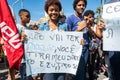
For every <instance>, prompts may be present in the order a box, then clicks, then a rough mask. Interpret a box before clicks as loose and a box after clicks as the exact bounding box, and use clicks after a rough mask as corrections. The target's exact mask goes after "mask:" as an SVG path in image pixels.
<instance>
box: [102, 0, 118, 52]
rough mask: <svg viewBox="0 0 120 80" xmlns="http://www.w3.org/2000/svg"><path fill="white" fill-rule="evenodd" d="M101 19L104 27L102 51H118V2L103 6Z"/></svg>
mask: <svg viewBox="0 0 120 80" xmlns="http://www.w3.org/2000/svg"><path fill="white" fill-rule="evenodd" d="M103 18H104V21H105V25H106V30H105V31H104V32H103V50H105V51H120V2H115V3H110V4H105V5H104V6H103Z"/></svg>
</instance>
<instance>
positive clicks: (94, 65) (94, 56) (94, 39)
mask: <svg viewBox="0 0 120 80" xmlns="http://www.w3.org/2000/svg"><path fill="white" fill-rule="evenodd" d="M94 15H95V13H94V11H92V10H86V11H85V13H84V15H83V17H84V19H87V20H89V23H88V24H87V27H88V37H89V56H88V63H87V67H86V69H87V72H88V80H94V79H97V76H98V72H99V66H100V65H99V63H100V56H99V52H98V48H99V46H100V45H101V44H100V43H101V40H100V39H101V38H102V29H103V28H101V27H100V25H98V24H96V23H95V21H94V19H95V18H94Z"/></svg>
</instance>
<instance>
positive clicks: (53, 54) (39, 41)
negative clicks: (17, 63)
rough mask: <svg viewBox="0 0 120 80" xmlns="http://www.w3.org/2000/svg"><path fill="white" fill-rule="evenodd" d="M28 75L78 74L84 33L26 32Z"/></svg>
mask: <svg viewBox="0 0 120 80" xmlns="http://www.w3.org/2000/svg"><path fill="white" fill-rule="evenodd" d="M25 33H26V35H27V39H28V40H27V41H26V42H25V57H26V63H27V75H33V74H37V73H71V74H76V70H77V67H78V63H79V59H80V56H81V51H82V45H80V40H81V39H82V37H83V33H82V32H53V31H32V30H26V31H25Z"/></svg>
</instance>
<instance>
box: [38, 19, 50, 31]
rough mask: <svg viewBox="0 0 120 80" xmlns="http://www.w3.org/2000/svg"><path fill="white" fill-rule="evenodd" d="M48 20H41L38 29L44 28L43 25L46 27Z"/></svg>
mask: <svg viewBox="0 0 120 80" xmlns="http://www.w3.org/2000/svg"><path fill="white" fill-rule="evenodd" d="M48 26H49V25H48V21H45V22H42V23H41V24H40V25H39V29H40V30H44V28H45V27H48Z"/></svg>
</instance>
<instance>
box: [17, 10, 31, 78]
mask: <svg viewBox="0 0 120 80" xmlns="http://www.w3.org/2000/svg"><path fill="white" fill-rule="evenodd" d="M19 17H20V23H19V24H17V28H18V31H19V33H20V35H21V41H23V42H24V40H25V38H26V36H25V35H24V30H26V29H30V28H29V27H28V26H27V23H29V22H30V12H29V11H28V10H26V9H21V10H19ZM20 75H21V80H26V66H25V56H23V59H22V63H21V66H20Z"/></svg>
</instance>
